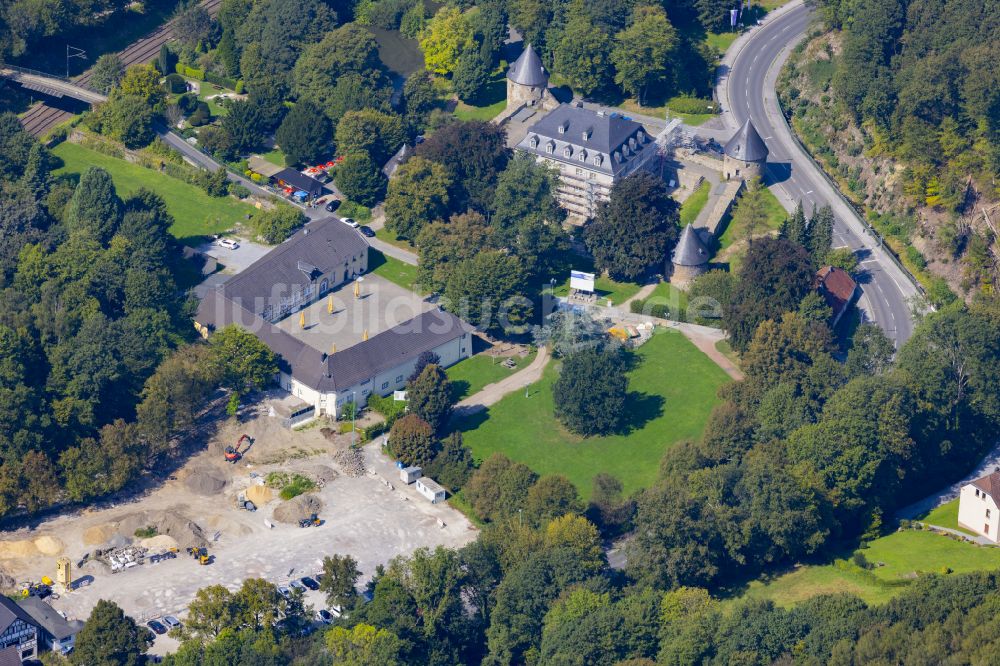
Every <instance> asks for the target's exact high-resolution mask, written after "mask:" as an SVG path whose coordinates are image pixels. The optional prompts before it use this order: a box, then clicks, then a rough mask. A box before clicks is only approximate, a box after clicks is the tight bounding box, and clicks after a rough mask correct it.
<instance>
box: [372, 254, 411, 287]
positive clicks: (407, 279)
mask: <svg viewBox="0 0 1000 666" xmlns="http://www.w3.org/2000/svg"><path fill="white" fill-rule="evenodd" d="M368 272H369V273H374V274H375V275H379V276H381V277H384V278H385V279H386V280H388V281H389V282H394V283H395V284H397V285H399V286H400V287H403V288H404V289H409V290H411V291H416V292H417V293H423V292H421V290H419V289H417V288H416V282H417V267H416V266H411V265H410V264H407V263H406V262H403V261H400V260H399V259H394V258H392V257H389V256H386V255H384V254H382V253H381V252H379V251H378V250H375V249H371V250H369V254H368Z"/></svg>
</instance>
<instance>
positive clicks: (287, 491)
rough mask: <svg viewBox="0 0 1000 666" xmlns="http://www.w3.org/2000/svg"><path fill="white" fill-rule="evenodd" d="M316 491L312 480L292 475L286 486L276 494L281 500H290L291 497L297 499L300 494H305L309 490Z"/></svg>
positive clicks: (299, 475)
mask: <svg viewBox="0 0 1000 666" xmlns="http://www.w3.org/2000/svg"><path fill="white" fill-rule="evenodd" d="M315 489H316V483H315V482H314V481H313V480H312V479H307V478H306V477H304V476H302V475H301V474H293V475H292V478H291V479H290V480H289V481H288V484H287V485H285V487H284V488H282V489H281V492H280V493H278V494H279V495H280V496H281V499H283V500H290V499H292V498H293V497H298V496H299V495H301V494H302V493H307V492H309V491H310V490H315Z"/></svg>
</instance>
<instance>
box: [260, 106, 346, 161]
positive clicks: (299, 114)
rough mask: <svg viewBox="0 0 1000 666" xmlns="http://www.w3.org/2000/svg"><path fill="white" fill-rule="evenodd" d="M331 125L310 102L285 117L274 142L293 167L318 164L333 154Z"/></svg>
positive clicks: (294, 109) (295, 107)
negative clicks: (330, 152) (330, 153)
mask: <svg viewBox="0 0 1000 666" xmlns="http://www.w3.org/2000/svg"><path fill="white" fill-rule="evenodd" d="M331 133H332V130H331V128H330V121H329V120H327V118H326V116H325V115H323V112H322V111H320V109H319V108H317V107H316V105H315V104H313V103H312V102H311V101H309V99H303V100H301V101H299V102H298V103H297V104H296V105H295V106H293V107H292V108H291V110H290V111H289V112H288V113H287V114H286V115H285V119H284V120H282V121H281V125H280V126H279V127H278V131H277V133H275V135H274V138H275V140H277V142H278V146H280V147H281V152H283V153H284V154H285V161H286V162H289V163H291V164H315V163H317V162H319V161H320V160H321V159H323V158H324V157H326V156H327V155H328V154H329V152H328V151H329V150H330V134H331Z"/></svg>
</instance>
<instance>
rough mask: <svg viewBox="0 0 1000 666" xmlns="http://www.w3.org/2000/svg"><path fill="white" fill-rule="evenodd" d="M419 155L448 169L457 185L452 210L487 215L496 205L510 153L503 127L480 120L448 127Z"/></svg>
mask: <svg viewBox="0 0 1000 666" xmlns="http://www.w3.org/2000/svg"><path fill="white" fill-rule="evenodd" d="M417 155H419V156H420V157H426V158H427V159H429V160H431V161H433V162H437V163H438V164H441V165H443V166H445V167H446V168H447V169H448V170H449V171H450V172H451V174H452V178H453V180H454V183H455V187H454V191H453V192H452V197H451V210H452V211H455V212H465V210H466V209H467V208H470V207H471V208H473V209H475V210H477V211H479V212H486V211H487V210H489V208H490V205H491V204H492V203H493V197H494V188H495V187H496V182H497V177H498V176H499V175H500V172H501V171H503V170H504V168H506V166H507V161H508V160H509V159H510V155H511V151H510V149H509V148H507V133H506V132H505V131H504V129H503V128H502V127H498V126H497V125H494V124H493V123H488V122H482V121H478V120H473V121H461V122H453V123H449V124H448V125H445V126H444V127H442V128H441V129H439V130H438V131H437V132H435V133H434V134H433V135H431V136H430V137H428V138H427V140H426V141H424V142H423V143H422V144H420V145H419V146H417Z"/></svg>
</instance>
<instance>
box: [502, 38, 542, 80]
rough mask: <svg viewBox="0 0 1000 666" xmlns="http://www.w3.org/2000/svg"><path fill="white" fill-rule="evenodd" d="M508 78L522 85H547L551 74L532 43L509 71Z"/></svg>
mask: <svg viewBox="0 0 1000 666" xmlns="http://www.w3.org/2000/svg"><path fill="white" fill-rule="evenodd" d="M507 78H508V79H510V80H511V81H513V82H514V83H519V84H521V85H522V86H546V85H548V83H549V75H548V74H546V73H545V68H544V67H542V59H541V58H539V57H538V53H536V52H535V49H533V48H531V44H528V45H527V46H526V47H524V51H522V52H521V55H520V56H519V57H518V59H517V60H515V61H514V64H513V65H511V66H510V70H508V72H507Z"/></svg>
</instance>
